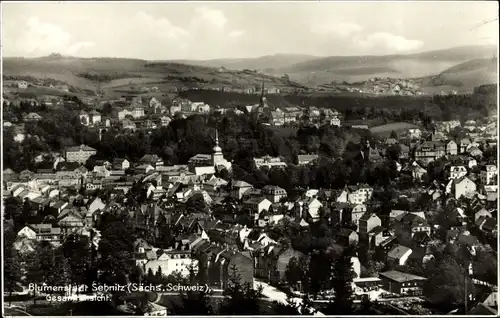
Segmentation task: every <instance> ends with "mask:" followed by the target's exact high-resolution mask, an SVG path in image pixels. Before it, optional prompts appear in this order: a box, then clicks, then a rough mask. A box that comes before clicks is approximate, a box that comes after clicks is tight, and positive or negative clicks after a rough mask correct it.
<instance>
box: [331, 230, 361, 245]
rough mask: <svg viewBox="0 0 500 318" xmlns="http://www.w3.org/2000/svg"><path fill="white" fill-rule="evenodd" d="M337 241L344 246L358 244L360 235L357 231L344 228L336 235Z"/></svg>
mask: <svg viewBox="0 0 500 318" xmlns="http://www.w3.org/2000/svg"><path fill="white" fill-rule="evenodd" d="M336 241H337V243H338V244H340V245H342V246H349V245H357V244H358V242H359V235H358V233H356V231H353V230H351V229H346V228H342V229H340V231H338V233H337V235H336Z"/></svg>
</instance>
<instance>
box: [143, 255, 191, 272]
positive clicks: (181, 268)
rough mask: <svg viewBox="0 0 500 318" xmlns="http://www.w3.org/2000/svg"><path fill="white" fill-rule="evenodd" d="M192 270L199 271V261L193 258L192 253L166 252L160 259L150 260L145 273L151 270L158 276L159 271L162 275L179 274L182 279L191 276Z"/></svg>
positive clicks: (145, 266) (145, 267)
mask: <svg viewBox="0 0 500 318" xmlns="http://www.w3.org/2000/svg"><path fill="white" fill-rule="evenodd" d="M190 268H193V269H197V268H198V261H197V260H196V259H192V258H191V251H189V250H188V251H176V250H174V251H165V252H163V253H162V254H161V255H160V256H159V257H158V259H156V260H150V261H148V262H147V263H146V264H145V265H144V272H145V273H148V272H149V270H151V271H152V272H153V274H156V273H157V272H158V271H160V272H161V274H162V275H164V276H168V275H172V274H179V275H180V276H182V277H188V276H189V270H190Z"/></svg>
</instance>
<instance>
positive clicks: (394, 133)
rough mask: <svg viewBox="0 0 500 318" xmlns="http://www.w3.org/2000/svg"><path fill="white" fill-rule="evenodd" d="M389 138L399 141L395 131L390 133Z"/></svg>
mask: <svg viewBox="0 0 500 318" xmlns="http://www.w3.org/2000/svg"><path fill="white" fill-rule="evenodd" d="M390 138H394V139H396V140H398V139H399V137H398V133H397V132H396V131H395V130H393V131H391V135H390Z"/></svg>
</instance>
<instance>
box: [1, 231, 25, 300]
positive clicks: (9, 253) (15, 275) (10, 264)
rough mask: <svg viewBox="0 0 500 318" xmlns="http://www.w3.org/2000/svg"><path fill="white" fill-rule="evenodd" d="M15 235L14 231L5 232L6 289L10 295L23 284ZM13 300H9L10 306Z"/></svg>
mask: <svg viewBox="0 0 500 318" xmlns="http://www.w3.org/2000/svg"><path fill="white" fill-rule="evenodd" d="M15 238H16V236H15V233H14V231H12V229H8V228H6V230H5V232H4V241H3V244H4V245H3V246H4V247H3V248H4V255H3V257H4V265H3V269H4V284H5V285H4V288H5V291H7V292H9V293H10V297H12V292H14V291H15V289H16V287H17V286H18V285H19V284H20V282H21V258H20V255H19V253H18V251H17V250H16V249H15V248H14V241H15ZM10 302H11V300H10V299H9V304H10Z"/></svg>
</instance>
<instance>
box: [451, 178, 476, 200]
mask: <svg viewBox="0 0 500 318" xmlns="http://www.w3.org/2000/svg"><path fill="white" fill-rule="evenodd" d="M476 189H477V186H476V184H475V183H474V182H473V181H472V180H470V179H469V178H468V177H461V178H459V179H453V180H450V182H449V183H448V184H447V185H446V193H449V194H452V195H453V196H454V197H455V199H457V200H458V199H459V198H460V197H462V196H467V197H469V196H471V195H472V194H474V193H475V192H476Z"/></svg>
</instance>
